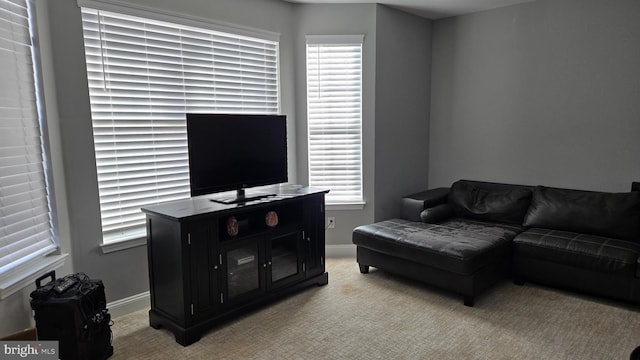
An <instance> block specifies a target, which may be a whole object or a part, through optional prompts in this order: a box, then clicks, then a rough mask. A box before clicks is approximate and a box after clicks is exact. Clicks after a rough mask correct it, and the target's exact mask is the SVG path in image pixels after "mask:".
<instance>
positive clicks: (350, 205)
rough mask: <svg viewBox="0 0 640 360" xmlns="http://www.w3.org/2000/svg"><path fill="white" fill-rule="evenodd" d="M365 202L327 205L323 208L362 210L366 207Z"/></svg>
mask: <svg viewBox="0 0 640 360" xmlns="http://www.w3.org/2000/svg"><path fill="white" fill-rule="evenodd" d="M366 204H367V203H366V202H364V201H363V202H352V203H327V204H325V208H326V209H327V210H331V211H335V210H362V209H364V206H365V205H366Z"/></svg>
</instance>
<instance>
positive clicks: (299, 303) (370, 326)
mask: <svg viewBox="0 0 640 360" xmlns="http://www.w3.org/2000/svg"><path fill="white" fill-rule="evenodd" d="M327 271H328V272H329V284H328V285H326V286H322V287H311V288H309V289H306V290H303V291H302V292H300V293H297V294H295V295H293V296H290V297H287V298H285V299H283V300H281V301H279V302H277V303H275V304H273V305H269V306H267V307H264V308H261V309H259V310H258V311H255V312H252V313H250V314H247V315H245V316H242V317H240V318H237V319H236V320H233V321H231V322H228V323H226V324H225V325H223V326H220V327H218V328H216V329H213V330H211V331H209V332H208V333H206V334H205V335H204V336H203V337H202V339H201V340H200V341H198V342H196V343H194V344H192V345H190V346H187V347H183V346H181V345H179V344H177V343H176V342H175V340H174V337H173V335H172V334H171V333H170V332H168V331H167V330H164V329H160V330H155V329H152V328H151V327H149V325H148V317H147V311H146V310H143V311H138V312H135V313H132V314H128V315H125V316H121V317H118V318H116V319H114V322H115V324H114V326H113V328H112V329H113V333H114V339H113V346H114V355H113V357H112V359H114V360H115V359H175V360H178V359H213V358H215V359H456V360H457V359H580V360H586V359H628V358H629V354H630V353H631V351H632V350H633V349H634V348H635V347H636V346H638V345H640V309H639V308H638V307H635V306H632V305H628V304H625V303H619V302H613V301H607V300H603V299H600V298H594V297H588V296H583V295H578V294H574V293H570V292H563V291H560V290H555V289H550V288H545V287H541V286H536V285H533V284H526V285H525V286H516V285H514V284H512V283H511V282H509V281H506V280H505V281H504V282H502V283H500V284H498V285H497V286H496V287H494V288H492V289H491V290H489V291H488V292H487V293H486V294H484V295H483V296H480V297H479V298H478V299H477V300H476V304H475V307H473V308H470V307H466V306H464V305H463V304H462V299H461V298H460V297H458V296H456V295H454V294H451V293H448V292H445V291H440V290H438V289H434V288H432V287H428V286H425V285H422V284H419V283H416V282H412V281H409V280H405V279H403V278H400V277H396V276H393V275H390V274H388V273H385V272H383V271H378V270H376V269H375V268H373V269H372V270H371V272H370V273H369V274H360V273H359V271H358V266H357V264H356V262H355V260H354V259H352V258H340V259H328V260H327Z"/></svg>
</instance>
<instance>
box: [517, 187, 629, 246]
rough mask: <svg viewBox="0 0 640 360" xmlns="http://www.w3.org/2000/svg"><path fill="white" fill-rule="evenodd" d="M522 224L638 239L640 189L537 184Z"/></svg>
mask: <svg viewBox="0 0 640 360" xmlns="http://www.w3.org/2000/svg"><path fill="white" fill-rule="evenodd" d="M524 225H525V226H528V227H538V228H547V229H556V230H565V231H572V232H577V233H585V234H592V235H599V236H607V237H613V238H619V239H624V240H631V241H638V242H640V192H637V191H635V192H630V193H604V192H595V191H581V190H569V189H557V188H549V187H544V186H538V187H536V189H535V191H534V193H533V199H532V200H531V206H530V207H529V210H528V211H527V215H526V217H525V220H524Z"/></svg>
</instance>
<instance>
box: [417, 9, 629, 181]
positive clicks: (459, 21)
mask: <svg viewBox="0 0 640 360" xmlns="http://www.w3.org/2000/svg"><path fill="white" fill-rule="evenodd" d="M638 19H640V2H638V1H635V0H616V1H606V0H538V1H535V2H531V3H526V4H521V5H516V6H511V7H505V8H501V9H496V10H493V11H486V12H481V13H477V14H472V15H468V16H461V17H455V18H449V19H444V20H441V21H436V22H435V23H434V28H433V66H432V89H431V94H432V96H431V104H432V108H431V123H430V148H429V185H430V186H431V187H435V186H447V185H450V184H451V183H452V182H453V181H455V180H457V179H460V178H471V179H478V180H493V181H504V182H514V183H526V184H543V185H550V186H560V187H570V188H582V189H592V190H606V191H628V190H629V188H630V182H631V181H632V180H638V179H640V141H638V138H639V137H640V101H639V100H640V66H639V64H640V46H639V45H638V44H640V21H638Z"/></svg>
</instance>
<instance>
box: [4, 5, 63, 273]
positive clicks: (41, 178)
mask: <svg viewBox="0 0 640 360" xmlns="http://www.w3.org/2000/svg"><path fill="white" fill-rule="evenodd" d="M30 6H32V4H31V3H30V2H29V1H27V0H0V83H1V84H2V86H0V119H1V120H0V275H2V274H8V273H10V272H11V271H12V270H13V269H15V268H16V267H18V266H20V265H24V264H25V263H27V262H29V261H32V260H34V259H36V258H40V257H42V256H43V255H45V254H47V253H50V252H52V251H54V250H55V249H56V248H57V246H56V245H55V243H54V241H53V232H52V225H51V215H50V212H49V194H48V191H47V181H46V175H45V166H44V156H43V149H44V147H43V140H42V139H43V138H42V133H41V128H40V118H39V113H38V103H37V96H36V82H35V76H34V75H35V73H34V66H33V64H34V63H33V58H32V41H31V36H32V35H31V32H30V24H29V15H30V11H29V7H30ZM0 278H2V276H0Z"/></svg>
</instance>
